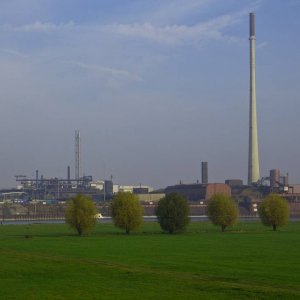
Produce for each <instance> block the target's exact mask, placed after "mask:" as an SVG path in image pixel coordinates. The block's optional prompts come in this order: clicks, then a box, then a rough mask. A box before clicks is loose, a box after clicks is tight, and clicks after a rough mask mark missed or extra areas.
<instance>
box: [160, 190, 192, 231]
mask: <svg viewBox="0 0 300 300" xmlns="http://www.w3.org/2000/svg"><path fill="white" fill-rule="evenodd" d="M189 211H190V208H189V205H188V202H187V200H186V198H185V197H183V196H182V195H180V194H178V193H171V194H168V195H166V196H165V197H164V198H162V199H160V200H159V202H158V206H157V208H156V211H155V212H156V216H157V219H158V222H159V224H160V227H161V229H162V230H164V231H168V232H169V233H173V232H179V231H184V230H185V228H186V226H187V225H188V224H189V222H190V218H189Z"/></svg>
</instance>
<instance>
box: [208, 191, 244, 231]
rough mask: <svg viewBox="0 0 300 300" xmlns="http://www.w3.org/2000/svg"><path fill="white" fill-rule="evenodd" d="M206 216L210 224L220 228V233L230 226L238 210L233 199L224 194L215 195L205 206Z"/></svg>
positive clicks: (235, 218)
mask: <svg viewBox="0 0 300 300" xmlns="http://www.w3.org/2000/svg"><path fill="white" fill-rule="evenodd" d="M207 215H208V217H209V219H210V220H211V222H212V223H213V224H215V225H217V226H221V229H222V231H225V229H226V227H228V226H232V225H233V224H234V223H235V222H236V220H237V218H238V208H237V206H236V204H235V203H234V201H233V199H232V198H231V197H229V196H227V195H224V194H216V195H214V196H213V197H212V198H211V199H210V200H209V201H208V205H207Z"/></svg>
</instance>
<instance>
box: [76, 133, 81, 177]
mask: <svg viewBox="0 0 300 300" xmlns="http://www.w3.org/2000/svg"><path fill="white" fill-rule="evenodd" d="M80 144H81V139H80V131H79V130H76V131H75V179H79V178H80V172H81V166H80V163H81V161H80V160H81V145H80Z"/></svg>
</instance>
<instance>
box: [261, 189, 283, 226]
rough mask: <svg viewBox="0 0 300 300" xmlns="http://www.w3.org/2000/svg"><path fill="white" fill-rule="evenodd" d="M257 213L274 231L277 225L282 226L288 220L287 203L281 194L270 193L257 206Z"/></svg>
mask: <svg viewBox="0 0 300 300" xmlns="http://www.w3.org/2000/svg"><path fill="white" fill-rule="evenodd" d="M258 213H259V217H260V219H261V221H262V223H263V224H264V225H266V226H272V227H273V230H274V231H275V230H276V229H277V227H278V226H283V225H285V224H286V223H287V221H288V218H289V207H288V203H287V202H286V201H285V200H284V199H283V198H282V197H281V196H279V195H276V194H270V195H268V196H267V197H266V198H265V200H264V201H263V202H262V203H261V204H260V205H259V206H258Z"/></svg>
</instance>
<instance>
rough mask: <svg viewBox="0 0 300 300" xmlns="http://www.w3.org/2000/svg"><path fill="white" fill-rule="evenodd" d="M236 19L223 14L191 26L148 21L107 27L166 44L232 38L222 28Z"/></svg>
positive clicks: (233, 22) (113, 30)
mask: <svg viewBox="0 0 300 300" xmlns="http://www.w3.org/2000/svg"><path fill="white" fill-rule="evenodd" d="M238 21H239V17H238V16H235V15H224V16H221V17H218V18H215V19H213V20H210V21H207V22H202V23H198V24H195V25H192V26H188V25H177V24H174V25H167V26H155V25H153V24H150V23H143V24H114V25H110V26H108V27H107V29H108V30H111V32H112V33H115V34H119V35H123V36H127V37H134V38H142V39H147V40H151V41H155V42H158V43H162V44H168V45H180V44H183V43H189V44H191V43H197V42H200V41H208V40H228V41H229V40H232V37H229V36H228V37H226V36H225V35H224V34H223V30H225V29H226V28H228V27H230V26H232V25H234V24H236V23H237V22H238Z"/></svg>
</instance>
